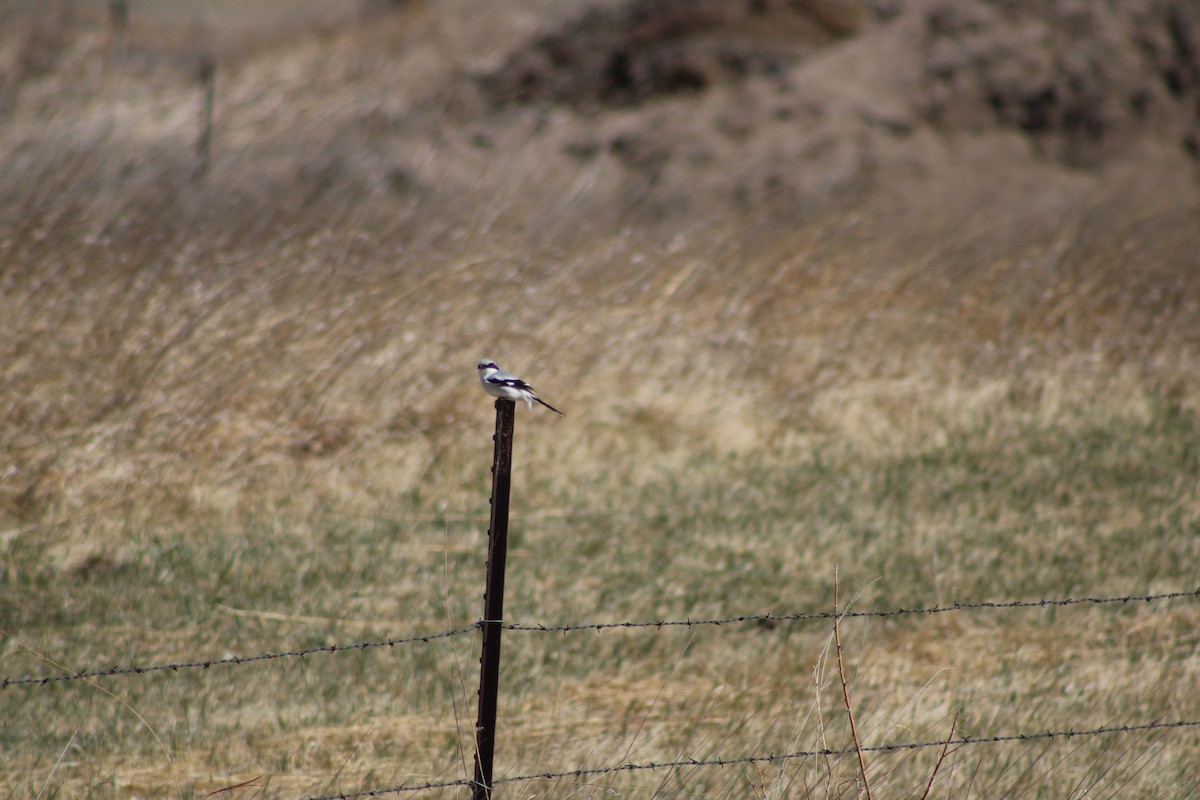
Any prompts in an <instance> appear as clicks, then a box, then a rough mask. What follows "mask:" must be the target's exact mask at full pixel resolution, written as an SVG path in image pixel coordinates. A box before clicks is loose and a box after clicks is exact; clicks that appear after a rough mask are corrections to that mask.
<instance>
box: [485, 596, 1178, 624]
mask: <svg viewBox="0 0 1200 800" xmlns="http://www.w3.org/2000/svg"><path fill="white" fill-rule="evenodd" d="M1184 597H1200V589H1193V590H1192V591H1187V592H1165V593H1162V594H1142V595H1125V596H1122V597H1066V598H1058V599H1043V600H1011V601H1004V602H990V601H984V602H976V603H954V604H953V605H948V606H942V605H937V606H930V607H926V608H894V609H888V610H884V611H844V612H841V613H837V612H834V611H810V612H801V613H797V614H753V615H745V616H740V617H721V618H718V619H681V620H655V621H646V622H596V623H581V624H575V625H528V624H518V623H509V624H505V625H504V626H503V627H504V628H505V629H506V630H510V631H527V632H540V633H569V632H571V631H602V630H607V629H610V628H668V627H688V628H691V627H693V626H697V625H727V624H733V623H738V622H790V621H793V620H829V619H834V618H835V617H836V618H838V619H847V618H853V617H898V616H902V615H905V614H927V615H932V614H945V613H948V612H951V611H975V610H981V609H1005V608H1052V607H1061V606H1073V605H1080V604H1085V603H1087V604H1093V605H1102V604H1106V603H1133V602H1147V603H1149V602H1154V601H1157V600H1176V599H1179V598H1184Z"/></svg>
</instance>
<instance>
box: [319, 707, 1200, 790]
mask: <svg viewBox="0 0 1200 800" xmlns="http://www.w3.org/2000/svg"><path fill="white" fill-rule="evenodd" d="M1193 727H1200V720H1176V721H1174V722H1158V721H1155V722H1147V723H1145V724H1142V725H1111V726H1105V727H1099V728H1090V729H1086V730H1062V731H1046V732H1042V733H1018V734H1008V735H1003V736H987V737H982V738H976V737H973V736H962V737H959V738H957V739H941V740H936V741H929V742H905V743H899V744H881V745H874V746H871V747H864V748H862V752H864V753H891V752H897V751H901V750H920V749H924V748H929V747H947V746H955V747H960V746H962V747H965V746H968V745H976V744H994V743H998V742H1000V743H1003V742H1035V741H1039V740H1053V739H1058V738H1063V739H1070V738H1072V737H1077V736H1078V737H1084V736H1102V735H1106V734H1118V733H1137V732H1146V731H1156V730H1165V729H1169V728H1193ZM855 752H857V750H856V749H855V748H853V747H846V748H843V749H841V750H824V749H823V750H800V751H797V752H794V753H771V754H769V755H763V756H741V757H739V758H712V759H698V758H687V759H681V760H679V761H660V762H654V761H651V762H645V763H640V764H639V763H626V764H614V765H612V766H609V767H595V768H592V769H577V770H569V771H566V772H539V773H535V774H531V775H514V776H512V777H508V778H497V779H496V780H494V781H492V785H493V786H498V785H500V784H502V783H518V782H523V781H538V780H546V781H553V780H561V779H563V778H575V779H579V778H594V777H598V776H600V775H609V774H612V773H614V772H634V771H640V770H654V769H668V768H673V767H728V766H735V765H738V764H764V763H769V762H773V761H789V760H795V759H801V758H813V757H816V756H847V755H852V754H854V753H855ZM474 785H475V781H474V780H472V779H469V778H459V779H457V780H453V781H441V782H432V781H431V782H427V783H419V784H401V785H399V786H390V787H387V788H381V789H368V790H365V791H360V792H345V793H343V794H332V795H321V796H313V795H307V796H306V797H305V800H355V798H360V797H379V796H382V795H385V794H399V793H403V792H421V791H427V790H430V789H446V788H451V787H455V786H474Z"/></svg>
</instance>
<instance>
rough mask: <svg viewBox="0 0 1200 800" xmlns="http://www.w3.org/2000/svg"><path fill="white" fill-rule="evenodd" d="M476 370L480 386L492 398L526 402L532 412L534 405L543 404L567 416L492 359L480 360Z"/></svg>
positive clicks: (562, 415) (560, 414)
mask: <svg viewBox="0 0 1200 800" xmlns="http://www.w3.org/2000/svg"><path fill="white" fill-rule="evenodd" d="M475 368H476V369H478V370H479V383H480V385H482V386H483V390H484V391H485V392H487V393H488V394H490V395H491V396H492V397H502V398H504V399H505V400H514V401H515V400H524V401H525V407H526V408H528V409H529V410H530V411H532V410H533V404H534V403H541V404H542V405H544V406H545V407H546V408H548V409H550V410H551V411H553V412H554V413H555V414H558V415H559V416H560V417H565V416H566V414H564V413H563V412H561V411H559V410H558V409H557V408H555V407H554V406H552V405H550V404H549V403H547V402H546V401H545V400H543V399H542V398H540V397H538V396H537V395H536V394H534V391H533V387H532V386H530V385H529V384H528V383H526V382H525V381H523V380H521V379H520V378H518V377H517V376H515V375H509V374H508V373H507V372H505V371H504V370H502V369H500V368H499V367H497V366H496V362H495V361H492V360H491V359H490V358H481V359H479V363H477V364H476V365H475Z"/></svg>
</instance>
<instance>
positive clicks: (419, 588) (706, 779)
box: [2, 398, 1200, 797]
mask: <svg viewBox="0 0 1200 800" xmlns="http://www.w3.org/2000/svg"><path fill="white" fill-rule="evenodd" d="M481 413H482V412H481ZM534 424H544V421H541V420H538V421H537V422H534V421H532V420H529V419H524V418H523V419H521V420H519V425H518V434H520V432H521V427H526V426H532V425H534ZM517 451H518V452H517V465H518V471H517V475H516V481H515V492H514V508H515V509H516V512H515V519H514V524H513V531H512V540H511V547H512V550H511V553H510V561H509V569H508V575H509V581H508V585H509V589H508V593H507V604H506V605H507V607H506V612H507V614H506V615H507V617H508V618H509V619H510V620H512V621H515V622H521V623H546V624H561V623H586V622H618V621H624V620H634V621H646V620H655V619H683V618H687V617H691V618H693V619H698V618H705V617H720V616H728V615H737V614H764V613H772V614H787V613H793V612H800V611H822V610H830V609H832V607H833V597H832V590H833V582H834V575H835V569H836V570H837V571H838V573H839V575H840V577H839V578H838V580H839V583H840V587H841V592H842V594H843V597H853V608H854V609H857V610H871V609H877V610H884V609H891V608H903V607H918V606H932V605H934V604H942V605H946V604H950V603H954V602H967V601H976V600H995V601H1002V600H1010V599H1029V600H1036V599H1039V598H1059V597H1069V596H1076V597H1078V596H1088V595H1092V596H1095V595H1109V594H1112V595H1124V594H1142V593H1154V592H1167V591H1175V590H1181V589H1182V590H1188V589H1191V588H1194V587H1196V586H1197V585H1200V569H1198V566H1197V565H1200V535H1198V534H1200V530H1198V526H1200V506H1198V504H1197V501H1196V494H1195V487H1196V484H1197V481H1198V480H1200V467H1198V462H1197V458H1196V454H1197V452H1200V419H1198V418H1197V416H1196V415H1195V414H1194V413H1193V412H1189V411H1185V410H1182V409H1180V408H1179V407H1178V406H1177V405H1173V404H1171V403H1170V402H1169V401H1166V400H1160V399H1153V398H1152V399H1151V400H1150V401H1148V403H1147V405H1146V406H1145V408H1144V410H1142V411H1141V412H1140V413H1126V414H1118V415H1112V414H1098V413H1093V412H1091V411H1090V410H1089V409H1088V408H1086V407H1079V408H1074V409H1071V410H1069V411H1065V412H1063V413H1061V414H1059V415H1056V417H1055V418H1054V419H1053V420H1038V419H1034V418H1030V417H1029V416H1028V415H1020V414H1017V413H1015V412H1010V413H1007V414H1003V413H1002V414H998V415H996V416H995V417H994V418H992V419H989V420H987V421H986V422H982V423H980V424H978V425H975V426H972V427H969V428H966V429H964V430H962V431H960V432H959V433H956V434H955V435H954V436H952V437H950V438H948V439H947V440H945V441H942V442H926V443H924V444H916V443H910V445H909V446H906V447H903V448H895V449H893V450H891V451H885V450H883V449H880V448H870V449H867V450H863V449H860V448H858V447H855V446H854V445H851V444H847V443H846V442H845V441H843V440H839V439H838V438H836V437H828V438H825V439H822V440H817V441H814V442H811V443H810V444H808V445H806V446H804V447H792V448H788V449H786V450H782V451H774V452H771V453H769V454H763V453H756V454H743V455H737V454H730V453H722V452H719V451H716V450H711V451H705V452H696V453H693V454H691V455H689V457H688V458H687V460H686V461H685V462H684V463H682V464H680V465H677V466H674V467H672V468H665V467H664V468H662V469H659V470H657V475H655V476H653V477H651V478H649V479H641V478H640V477H639V479H638V480H636V481H631V480H628V478H627V476H628V475H630V474H631V473H632V474H639V475H640V474H641V473H637V472H633V471H631V470H629V469H627V468H624V465H620V464H618V465H606V466H601V467H599V468H598V471H597V474H596V481H597V485H596V486H595V487H577V486H576V487H572V488H571V489H569V490H564V489H563V488H561V487H559V488H554V487H552V486H542V487H541V488H539V484H544V483H546V482H547V481H548V480H549V478H548V476H547V473H548V472H549V471H550V470H549V468H548V466H547V465H545V464H539V463H536V462H533V461H532V460H531V459H530V458H528V457H523V456H524V454H523V453H522V452H521V447H520V441H518V448H517ZM486 465H487V464H486V457H485V458H482V459H481V460H480V463H479V464H478V465H476V466H477V468H475V469H473V470H471V471H470V472H469V473H468V474H464V476H463V480H464V482H466V483H469V484H470V485H471V486H473V487H475V488H476V489H477V491H476V492H475V501H474V503H473V504H472V506H464V507H462V508H447V507H446V505H445V504H444V503H442V502H441V501H440V500H439V498H437V497H436V496H432V495H430V496H418V495H414V496H411V497H409V498H407V499H403V500H401V501H398V502H397V503H396V504H395V505H394V506H393V507H392V508H390V509H388V510H387V511H386V512H383V511H381V512H379V513H378V514H377V515H376V516H373V517H371V518H347V517H344V516H337V515H330V516H328V517H326V518H316V519H309V520H308V521H307V523H306V524H304V525H293V524H282V523H280V522H278V521H275V520H271V519H261V520H245V521H243V524H241V525H237V526H232V525H230V526H226V527H215V528H211V529H204V530H193V529H188V528H181V529H155V528H140V529H131V530H128V531H126V532H125V533H124V535H123V536H122V544H121V546H120V548H119V549H118V550H116V551H115V552H114V553H113V554H112V555H108V556H103V557H95V558H86V557H83V558H76V559H75V560H73V561H71V560H67V561H64V556H63V554H62V552H61V545H62V543H61V542H60V541H59V539H60V538H61V537H59V536H57V535H56V534H55V532H54V531H52V530H43V529H38V528H33V529H30V530H27V531H24V532H22V533H21V534H20V535H18V536H17V537H15V538H14V539H12V540H10V541H9V542H8V543H7V556H6V559H5V567H4V572H3V584H2V592H3V594H2V600H3V603H2V607H3V608H4V609H5V615H4V621H3V626H4V629H5V632H6V634H8V636H9V638H8V639H7V643H6V649H5V653H4V672H5V674H6V675H9V676H12V677H17V676H25V675H39V674H56V673H57V672H58V671H59V670H60V669H66V670H68V671H74V670H79V669H82V668H85V667H89V668H105V667H107V666H110V665H124V664H135V665H143V664H145V665H148V664H154V663H168V662H174V661H191V660H197V659H198V660H206V659H212V658H221V657H228V656H229V655H231V654H237V655H255V654H258V653H265V652H274V651H278V650H291V649H298V648H305V647H314V646H315V647H321V646H327V645H330V644H334V643H337V644H353V643H357V642H362V641H379V640H383V639H386V638H388V637H389V636H404V635H409V634H415V633H431V632H438V631H442V630H450V629H452V628H456V627H458V626H461V625H465V624H469V623H471V622H473V621H474V620H475V619H477V618H478V614H479V605H480V603H479V595H480V592H481V581H482V571H483V559H484V554H485V537H484V535H483V531H484V527H485V525H486V520H485V507H486V499H485V494H486V488H487V485H486V474H485V467H486ZM539 473H541V475H539ZM531 494H532V495H535V496H540V497H542V498H543V499H542V501H541V502H539V503H538V504H536V505H531V504H530V503H529V502H528V499H527V498H528V497H529V496H530V495H531ZM131 586H138V587H142V588H141V590H140V591H139V592H137V593H136V594H132V595H131V592H130V587H131ZM1198 625H1200V604H1197V602H1196V601H1195V600H1194V599H1191V600H1188V599H1184V600H1178V601H1169V602H1159V603H1155V604H1129V605H1106V606H1100V607H1090V606H1072V607H1066V608H1061V609H1053V608H1051V609H1025V610H1006V611H991V610H978V611H961V612H955V613H949V614H943V615H935V616H917V617H903V618H898V619H888V620H878V619H867V620H848V621H846V622H845V623H844V624H843V626H842V636H843V641H844V644H845V650H846V659H847V670H848V673H849V674H848V677H849V679H850V682H851V687H852V691H853V703H854V708H855V711H856V714H857V719H858V725H859V728H860V731H861V735H862V737H863V738H864V740H865V743H866V744H870V745H877V744H886V743H903V742H918V741H930V740H936V739H938V738H942V737H946V736H948V735H949V734H950V725H951V721H952V719H953V718H954V717H955V715H956V714H959V715H960V716H959V718H958V723H957V724H958V727H957V731H958V733H959V734H962V735H969V736H971V737H976V738H983V737H988V736H994V735H1006V734H1017V733H1037V732H1041V731H1046V730H1069V729H1081V728H1092V727H1100V726H1106V725H1121V724H1138V723H1143V722H1149V721H1154V720H1173V719H1177V718H1183V719H1192V718H1195V717H1196V706H1195V702H1194V698H1195V697H1196V696H1198V693H1200V660H1198V657H1197V649H1196V644H1197V641H1196V634H1195V631H1196V629H1197V626H1198ZM14 631H20V636H19V637H14V636H12V632H14ZM830 636H831V627H830V625H829V623H828V622H821V621H795V622H784V623H778V624H772V625H769V626H763V625H760V624H753V623H751V624H736V625H728V626H721V627H696V628H691V629H686V628H685V629H664V630H658V629H655V628H648V629H633V630H608V631H604V632H601V633H595V632H574V633H570V634H566V635H564V634H541V633H528V632H510V633H508V634H507V637H506V640H505V645H504V647H505V650H504V656H505V658H504V672H503V682H502V690H503V693H502V700H501V713H500V735H499V745H498V751H497V770H498V773H502V774H504V775H518V774H528V773H536V772H545V771H559V770H570V769H576V768H594V767H602V766H609V765H612V764H617V763H622V762H625V761H666V760H674V759H677V758H684V759H686V758H737V757H741V756H745V755H757V754H768V753H783V752H792V751H797V750H808V749H823V748H830V749H840V748H843V747H846V746H848V745H849V739H848V732H847V726H846V722H845V710H844V707H843V703H842V701H841V697H840V691H841V690H840V683H839V682H838V679H837V672H836V669H835V666H834V664H833V662H831V658H832V657H833V656H832V654H831V650H830ZM477 648H478V643H477V637H476V636H475V635H468V636H462V637H458V638H451V639H445V640H440V641H437V642H432V643H428V644H425V643H418V644H415V645H401V646H397V647H396V648H394V649H390V648H380V649H371V650H367V651H364V652H348V653H334V654H329V653H323V654H315V655H311V656H308V657H305V658H304V659H298V658H285V659H278V660H272V661H268V662H264V663H259V664H252V665H241V666H224V667H213V668H211V669H209V670H184V671H181V672H179V673H155V674H150V675H140V676H139V675H130V676H123V677H108V678H96V679H89V680H86V681H75V682H70V683H66V684H52V685H49V686H45V687H41V686H19V687H10V688H9V689H7V690H6V691H5V692H4V696H3V701H4V704H5V709H6V711H5V718H6V720H7V722H6V723H5V726H4V729H3V737H4V738H3V746H4V750H5V752H6V753H7V754H8V755H7V756H6V761H7V768H6V771H5V774H6V776H7V777H6V788H7V791H8V792H9V795H10V796H13V797H38V796H41V797H129V796H134V795H137V796H179V797H194V796H196V797H198V796H201V795H203V794H205V793H207V792H209V791H212V790H214V789H218V788H220V787H222V786H230V785H233V784H236V783H240V782H241V781H244V780H249V779H251V778H255V777H256V776H259V781H258V786H257V787H246V788H242V789H239V790H238V791H237V796H243V797H277V796H278V797H287V796H300V795H302V794H303V793H304V792H308V793H312V794H320V793H325V792H333V791H355V790H359V789H364V790H365V789H371V788H379V787H383V786H392V785H397V784H399V783H404V782H409V783H412V782H423V781H426V780H447V779H454V778H459V777H464V776H469V772H470V753H471V752H472V750H471V744H470V730H471V724H472V722H473V719H474V711H475V710H474V699H473V698H474V691H475V688H476V685H477V680H478V677H477V671H476V660H477V656H478V650H477ZM34 720H36V723H34V724H30V723H29V722H27V721H34ZM1198 753H1200V738H1198V736H1197V733H1196V731H1195V730H1194V729H1193V730H1188V729H1184V730H1170V731H1162V732H1156V733H1152V734H1125V735H1118V736H1101V737H1095V738H1082V739H1072V740H1070V741H1067V742H1063V741H1058V742H1053V743H1042V742H1039V743H1016V744H1014V743H1007V744H981V745H976V746H969V747H961V748H955V749H953V751H952V752H951V754H950V755H949V756H948V757H947V758H946V761H945V763H944V764H943V765H942V767H941V769H940V770H939V772H938V775H937V778H936V781H935V787H936V789H935V792H934V795H933V796H942V797H996V796H1005V797H1078V796H1084V795H1085V793H1086V794H1087V796H1100V797H1116V796H1120V797H1185V796H1189V795H1190V794H1191V793H1192V792H1194V791H1196V789H1197V787H1198V786H1200V784H1198V781H1200V776H1198V775H1197V774H1196V772H1195V770H1194V764H1195V761H1196V758H1197V754H1198ZM936 760H937V751H936V749H934V750H926V751H918V752H913V753H897V754H886V755H885V754H868V756H867V761H868V766H869V769H870V773H869V774H870V778H871V783H872V787H873V791H874V792H875V796H891V797H896V796H919V794H920V792H921V791H922V790H923V788H924V785H925V781H927V780H928V779H929V776H930V774H931V772H932V769H933V765H934V763H935V762H936ZM856 769H857V767H856V764H855V762H854V760H853V759H852V758H848V757H840V758H809V759H802V760H796V761H785V762H777V763H769V764H763V765H758V766H738V767H729V768H719V769H718V768H682V769H672V770H661V771H654V772H645V773H618V774H616V775H612V776H606V777H603V778H599V779H595V780H592V781H581V782H579V783H576V782H575V781H572V780H566V781H559V782H555V783H552V784H547V783H546V782H533V783H531V784H528V785H527V786H523V787H520V788H518V787H510V788H508V789H506V792H511V791H514V790H516V791H521V792H523V793H527V794H529V793H532V794H533V795H535V796H542V795H549V796H575V795H580V796H599V795H603V794H606V793H609V792H611V791H617V792H621V793H628V794H631V795H633V796H641V795H653V796H692V795H706V796H708V795H711V796H723V797H724V796H729V797H758V796H787V797H797V796H800V797H803V796H812V797H853V796H857V793H858V790H857V789H856V783H855V770H856ZM460 791H461V790H460Z"/></svg>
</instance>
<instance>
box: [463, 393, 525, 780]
mask: <svg viewBox="0 0 1200 800" xmlns="http://www.w3.org/2000/svg"><path fill="white" fill-rule="evenodd" d="M516 408H517V406H516V404H515V403H513V401H511V400H504V399H503V398H501V399H498V400H496V433H495V434H494V435H493V436H492V440H493V441H495V443H496V452H495V455H494V456H493V458H492V499H491V504H492V516H491V523H490V525H489V526H488V559H487V587H486V588H485V590H484V593H483V649H482V653H481V654H480V656H479V717H478V719H477V720H476V722H475V785H474V787H473V790H472V795H471V796H472V798H473V800H490V798H491V796H492V755H493V753H494V752H495V745H496V702H497V696H498V694H499V683H500V633H501V631H502V630H503V628H501V623H502V621H503V619H504V560H505V557H506V556H507V553H508V495H509V488H510V486H511V484H512V441H513V418H514V417H515V411H516Z"/></svg>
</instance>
